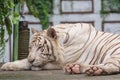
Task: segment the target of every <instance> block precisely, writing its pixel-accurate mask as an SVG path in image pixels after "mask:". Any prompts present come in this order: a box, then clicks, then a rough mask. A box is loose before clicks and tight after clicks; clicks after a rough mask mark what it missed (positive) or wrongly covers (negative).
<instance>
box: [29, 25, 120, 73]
mask: <svg viewBox="0 0 120 80" xmlns="http://www.w3.org/2000/svg"><path fill="white" fill-rule="evenodd" d="M33 33H34V34H33V37H32V39H31V43H30V53H29V56H28V61H29V62H30V63H31V65H32V67H40V68H43V69H44V68H45V69H49V68H51V69H54V68H55V69H56V65H54V67H53V66H52V67H48V66H50V65H51V64H50V65H47V64H49V63H52V64H53V63H55V64H57V65H58V64H59V66H62V67H63V68H64V67H65V65H66V64H69V63H74V64H79V65H81V66H82V68H81V72H82V73H84V72H85V71H86V70H87V69H88V68H90V67H91V66H96V67H99V68H101V69H103V70H104V71H105V72H106V73H107V74H112V73H117V72H120V70H119V69H120V35H119V34H113V33H105V32H101V31H98V30H96V29H95V28H94V27H93V26H92V25H91V24H85V23H77V24H60V25H56V26H53V27H52V28H49V29H48V30H44V31H41V32H38V31H36V30H33ZM46 65H47V66H46Z"/></svg>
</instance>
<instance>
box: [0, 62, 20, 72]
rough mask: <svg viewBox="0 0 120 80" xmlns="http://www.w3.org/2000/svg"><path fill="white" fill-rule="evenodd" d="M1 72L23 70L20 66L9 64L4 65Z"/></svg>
mask: <svg viewBox="0 0 120 80" xmlns="http://www.w3.org/2000/svg"><path fill="white" fill-rule="evenodd" d="M1 70H3V71H15V70H21V69H20V68H19V66H18V65H16V64H15V63H13V62H8V63H5V64H3V65H2V67H1Z"/></svg>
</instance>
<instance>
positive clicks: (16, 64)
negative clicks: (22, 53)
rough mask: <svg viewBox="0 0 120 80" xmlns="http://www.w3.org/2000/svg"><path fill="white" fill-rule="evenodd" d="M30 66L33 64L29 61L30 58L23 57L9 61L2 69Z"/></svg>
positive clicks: (27, 68)
mask: <svg viewBox="0 0 120 80" xmlns="http://www.w3.org/2000/svg"><path fill="white" fill-rule="evenodd" d="M30 67H31V64H30V63H29V62H28V60H27V59H23V60H18V61H15V62H7V63H5V64H3V65H2V67H1V70H6V71H10V70H12V71H16V70H29V69H30Z"/></svg>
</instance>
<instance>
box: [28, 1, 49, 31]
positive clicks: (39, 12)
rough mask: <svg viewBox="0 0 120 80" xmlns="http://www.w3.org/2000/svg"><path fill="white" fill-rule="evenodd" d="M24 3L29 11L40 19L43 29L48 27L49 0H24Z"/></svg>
mask: <svg viewBox="0 0 120 80" xmlns="http://www.w3.org/2000/svg"><path fill="white" fill-rule="evenodd" d="M26 3H27V7H28V9H29V11H30V13H31V14H33V15H34V16H35V17H37V18H39V19H40V23H41V24H42V26H43V29H46V28H48V26H49V24H50V22H49V13H50V11H51V0H26Z"/></svg>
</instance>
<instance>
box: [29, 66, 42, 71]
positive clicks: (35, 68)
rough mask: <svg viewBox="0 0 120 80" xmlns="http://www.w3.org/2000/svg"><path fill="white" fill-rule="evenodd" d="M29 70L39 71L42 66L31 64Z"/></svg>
mask: <svg viewBox="0 0 120 80" xmlns="http://www.w3.org/2000/svg"><path fill="white" fill-rule="evenodd" d="M31 70H33V71H40V70H42V67H37V66H32V67H31Z"/></svg>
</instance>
